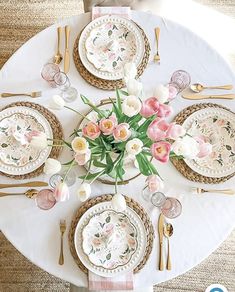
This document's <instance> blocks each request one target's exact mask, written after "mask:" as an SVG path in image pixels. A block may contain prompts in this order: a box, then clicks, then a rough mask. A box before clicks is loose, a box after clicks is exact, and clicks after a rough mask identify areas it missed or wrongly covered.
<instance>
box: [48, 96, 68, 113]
mask: <svg viewBox="0 0 235 292" xmlns="http://www.w3.org/2000/svg"><path fill="white" fill-rule="evenodd" d="M64 106H65V101H64V100H63V98H62V97H61V96H59V95H53V96H52V98H51V101H50V103H49V107H50V108H52V109H55V110H61V109H62V108H63V107H64Z"/></svg>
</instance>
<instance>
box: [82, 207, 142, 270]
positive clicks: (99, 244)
mask: <svg viewBox="0 0 235 292" xmlns="http://www.w3.org/2000/svg"><path fill="white" fill-rule="evenodd" d="M82 237H83V244H82V247H83V251H84V253H85V254H86V255H87V256H88V258H89V260H90V262H91V263H92V264H94V265H96V266H100V267H103V268H106V269H115V268H116V267H118V266H124V265H126V264H127V263H128V262H129V261H130V260H131V257H132V255H133V254H134V253H135V252H136V250H137V247H138V241H137V230H136V228H135V226H134V225H133V224H132V223H131V222H130V219H129V218H128V217H127V215H125V214H123V213H119V212H116V211H113V210H107V211H104V212H102V213H98V214H95V215H94V216H93V217H92V218H91V219H90V220H89V222H88V224H87V225H86V226H85V227H84V229H83V232H82Z"/></svg>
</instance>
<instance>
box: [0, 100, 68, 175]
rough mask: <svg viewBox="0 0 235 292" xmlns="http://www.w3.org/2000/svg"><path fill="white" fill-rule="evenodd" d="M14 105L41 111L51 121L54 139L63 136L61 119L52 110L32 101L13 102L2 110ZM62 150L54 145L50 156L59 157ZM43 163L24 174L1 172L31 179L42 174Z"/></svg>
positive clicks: (59, 138)
mask: <svg viewBox="0 0 235 292" xmlns="http://www.w3.org/2000/svg"><path fill="white" fill-rule="evenodd" d="M14 106H26V107H29V108H32V109H34V110H36V111H38V112H40V113H41V114H42V115H43V116H44V117H45V118H46V119H47V121H48V122H49V124H50V126H51V129H52V132H53V139H58V140H61V139H62V138H63V129H62V126H61V124H60V121H59V120H58V119H57V117H56V116H55V115H54V114H53V113H52V112H50V111H49V110H48V109H46V108H45V107H43V106H41V105H39V104H36V103H32V102H14V103H11V104H9V105H7V106H6V107H4V108H2V109H1V110H4V109H6V108H9V107H14ZM60 151H61V147H52V150H51V153H50V155H49V157H50V158H58V156H59V154H60ZM43 166H44V164H43V165H41V166H40V167H39V168H37V169H36V170H34V171H32V172H30V173H27V174H23V175H9V174H6V173H3V172H0V174H1V175H5V176H7V177H10V178H14V179H29V178H32V177H36V176H38V175H40V174H41V173H42V172H43Z"/></svg>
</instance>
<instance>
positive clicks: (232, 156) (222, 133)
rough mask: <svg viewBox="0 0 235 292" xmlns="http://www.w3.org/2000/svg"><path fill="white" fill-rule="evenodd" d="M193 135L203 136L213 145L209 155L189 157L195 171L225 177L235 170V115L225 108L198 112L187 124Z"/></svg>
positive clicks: (188, 161)
mask: <svg viewBox="0 0 235 292" xmlns="http://www.w3.org/2000/svg"><path fill="white" fill-rule="evenodd" d="M183 127H184V128H185V129H186V130H187V132H188V133H189V134H190V135H192V136H200V135H203V136H204V137H205V138H206V141H207V142H209V143H211V144H212V153H211V154H210V155H209V156H208V157H205V158H197V159H185V160H184V161H185V163H186V164H187V165H188V166H189V167H190V168H191V169H192V170H193V171H195V172H197V173H199V174H201V175H203V176H207V177H217V178H219V177H224V176H228V175H231V174H233V173H234V172H235V114H234V113H232V112H230V111H228V110H225V109H222V108H219V107H218V108H205V109H201V110H199V111H196V112H194V113H193V114H192V115H190V116H189V117H188V118H187V119H186V120H185V121H184V123H183Z"/></svg>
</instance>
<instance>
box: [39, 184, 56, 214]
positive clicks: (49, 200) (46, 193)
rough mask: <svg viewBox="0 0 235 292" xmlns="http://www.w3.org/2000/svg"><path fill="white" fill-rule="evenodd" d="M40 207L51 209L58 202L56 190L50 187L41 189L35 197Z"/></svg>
mask: <svg viewBox="0 0 235 292" xmlns="http://www.w3.org/2000/svg"><path fill="white" fill-rule="evenodd" d="M35 202H36V205H37V207H38V208H40V209H42V210H49V209H51V208H52V207H54V205H55V204H56V199H55V197H54V192H53V191H52V190H50V189H44V190H40V191H39V192H38V194H37V196H36V198H35Z"/></svg>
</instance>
